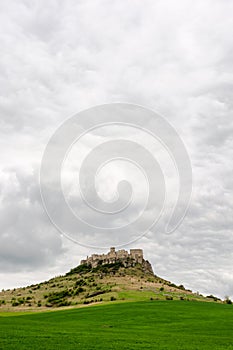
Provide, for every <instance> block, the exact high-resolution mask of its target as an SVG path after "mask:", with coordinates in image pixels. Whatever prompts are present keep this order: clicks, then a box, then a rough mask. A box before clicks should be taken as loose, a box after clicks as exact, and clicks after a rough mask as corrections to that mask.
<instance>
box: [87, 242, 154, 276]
mask: <svg viewBox="0 0 233 350" xmlns="http://www.w3.org/2000/svg"><path fill="white" fill-rule="evenodd" d="M118 261H121V262H122V263H123V265H124V266H125V267H129V266H134V265H135V264H136V263H139V264H142V267H143V268H145V271H149V272H152V273H153V270H152V267H151V264H150V263H149V262H148V261H145V260H144V258H143V250H142V249H130V252H128V251H127V250H125V249H120V250H118V251H116V249H115V248H114V247H111V248H110V251H109V252H108V253H107V254H92V255H91V256H90V257H88V256H87V258H86V259H85V260H81V264H89V265H91V266H92V267H93V268H94V267H96V266H98V264H102V265H104V264H113V263H116V262H118Z"/></svg>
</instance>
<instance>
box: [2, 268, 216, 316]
mask: <svg viewBox="0 0 233 350" xmlns="http://www.w3.org/2000/svg"><path fill="white" fill-rule="evenodd" d="M166 299H167V300H199V301H200V300H202V301H213V300H215V301H217V302H220V300H219V299H217V298H215V297H211V298H204V297H203V296H201V295H198V294H194V293H192V292H191V291H189V290H186V289H185V288H184V287H183V286H182V285H181V286H176V285H175V284H173V283H171V282H169V281H166V280H164V279H162V278H160V277H158V276H155V275H154V274H152V273H149V272H148V273H145V271H143V269H142V266H141V265H140V264H136V265H135V266H134V267H128V268H125V267H123V265H122V264H121V262H120V261H119V262H116V263H113V264H106V265H99V266H97V267H95V268H92V267H91V266H90V265H87V264H83V265H79V266H77V267H76V268H74V269H72V270H70V271H69V272H68V273H67V274H66V275H64V276H58V277H55V278H52V279H50V280H49V281H45V282H42V283H39V284H35V285H30V286H28V287H23V288H17V289H13V290H6V291H2V292H1V293H0V311H1V310H2V311H12V310H14V311H17V310H18V311H19V310H44V309H48V308H57V307H71V306H73V307H74V306H85V305H88V304H96V303H106V302H115V301H118V302H119V301H122V302H124V301H140V300H141V301H143V300H166Z"/></svg>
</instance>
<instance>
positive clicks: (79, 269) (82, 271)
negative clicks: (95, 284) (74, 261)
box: [66, 264, 92, 276]
mask: <svg viewBox="0 0 233 350" xmlns="http://www.w3.org/2000/svg"><path fill="white" fill-rule="evenodd" d="M91 269H92V267H91V265H88V264H82V265H79V266H77V267H75V268H74V269H71V270H70V271H69V272H67V274H66V276H69V275H73V274H77V273H78V274H85V273H88V272H90V271H91Z"/></svg>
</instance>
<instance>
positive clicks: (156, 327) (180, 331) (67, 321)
mask: <svg viewBox="0 0 233 350" xmlns="http://www.w3.org/2000/svg"><path fill="white" fill-rule="evenodd" d="M0 349H4V350H5V349H12V350H13V349H14V350H17V349H56V350H58V349H86V350H91V349H93V350H94V349H96V350H97V349H98V350H105V349H106V350H107V349H124V350H126V349H127V350H131V349H132V350H133V349H163V350H165V349H167V350H173V349H178V350H189V349H190V350H191V349H192V350H197V349H200V350H206V349H212V350H213V349H217V350H221V349H224V350H225V349H233V306H232V305H227V304H218V303H212V302H200V301H175V300H173V301H158V300H153V301H150V300H149V301H140V302H121V303H120V302H115V301H112V302H110V303H109V304H107V305H101V304H99V305H93V306H86V307H83V308H73V309H68V310H59V311H43V312H34V313H32V312H31V313H26V312H24V313H16V312H9V313H7V312H5V313H0Z"/></svg>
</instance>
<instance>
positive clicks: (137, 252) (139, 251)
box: [130, 249, 143, 263]
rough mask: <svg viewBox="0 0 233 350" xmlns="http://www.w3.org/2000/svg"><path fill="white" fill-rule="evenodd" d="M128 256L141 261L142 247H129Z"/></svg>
mask: <svg viewBox="0 0 233 350" xmlns="http://www.w3.org/2000/svg"><path fill="white" fill-rule="evenodd" d="M130 256H131V258H132V259H134V260H135V261H137V262H139V263H142V261H143V250H142V249H130Z"/></svg>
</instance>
